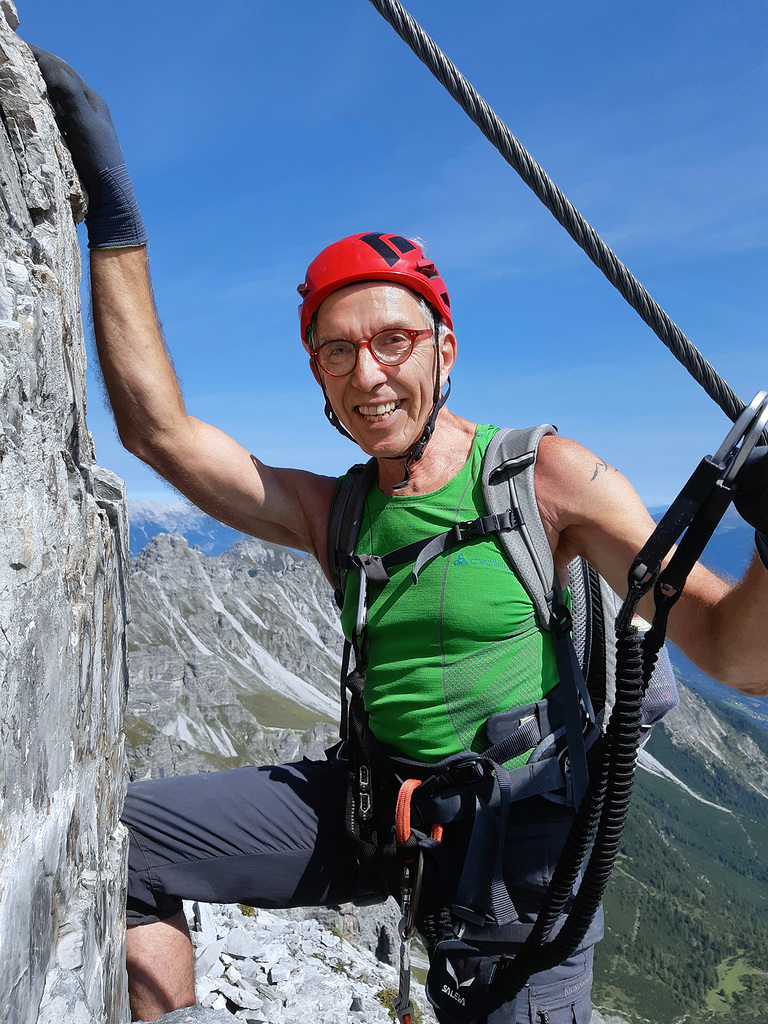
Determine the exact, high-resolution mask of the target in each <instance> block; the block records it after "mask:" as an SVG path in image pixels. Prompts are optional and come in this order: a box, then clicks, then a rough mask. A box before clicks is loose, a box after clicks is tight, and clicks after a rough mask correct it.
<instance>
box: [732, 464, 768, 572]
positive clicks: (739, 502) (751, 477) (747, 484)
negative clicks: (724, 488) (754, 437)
mask: <svg viewBox="0 0 768 1024" xmlns="http://www.w3.org/2000/svg"><path fill="white" fill-rule="evenodd" d="M733 504H734V505H735V506H736V509H737V511H738V513H739V515H740V516H741V518H742V519H743V520H744V521H745V522H746V523H749V525H750V526H754V528H755V544H756V546H757V553H758V555H759V556H760V561H761V562H762V563H763V565H764V566H765V567H766V569H768V446H767V445H758V446H757V447H756V448H754V449H753V450H752V451H751V452H750V453H749V455H748V456H747V457H746V459H745V460H744V465H743V466H742V467H741V469H740V470H739V473H738V476H737V477H736V485H735V487H734V489H733Z"/></svg>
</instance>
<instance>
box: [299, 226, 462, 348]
mask: <svg viewBox="0 0 768 1024" xmlns="http://www.w3.org/2000/svg"><path fill="white" fill-rule="evenodd" d="M355 281H394V282H395V283H396V284H404V285H406V286H407V287H408V288H412V289H413V291H415V292H418V293H419V295H423V296H424V298H425V299H426V300H427V302H428V303H429V304H430V305H431V306H434V307H435V308H436V309H437V311H438V313H439V314H440V319H441V320H442V321H443V323H445V324H446V325H447V326H448V327H449V328H453V318H452V317H451V301H450V299H449V298H448V291H447V289H446V287H445V282H444V281H443V279H442V277H440V274H439V273H438V270H437V267H436V266H435V264H434V263H433V262H432V260H430V259H428V258H427V257H426V256H425V255H424V253H423V252H422V250H421V247H420V246H419V245H417V243H416V242H412V241H411V240H410V239H409V238H404V237H403V236H402V235H384V234H381V233H380V232H375V231H374V232H368V233H367V234H360V235H349V236H348V237H347V238H342V239H341V241H340V242H334V243H333V245H329V246H328V247H327V248H326V249H323V251H322V252H321V253H320V255H319V256H316V257H315V259H314V260H312V262H311V263H310V265H309V267H308V269H307V274H306V277H305V278H304V281H303V283H302V284H300V285H299V287H298V288H297V289H296V290H297V291H298V293H299V295H300V296H301V298H302V300H303V301H302V303H301V305H300V306H299V316H300V317H301V340H302V342H303V343H304V347H305V348H307V347H308V346H307V328H308V327H309V323H310V321H311V319H312V316H313V314H314V312H315V310H317V309H318V307H319V306H320V303H321V302H322V301H323V299H327V298H328V296H329V295H330V294H331V292H335V291H336V290H337V289H338V288H343V287H344V286H345V285H347V284H354V282H355Z"/></svg>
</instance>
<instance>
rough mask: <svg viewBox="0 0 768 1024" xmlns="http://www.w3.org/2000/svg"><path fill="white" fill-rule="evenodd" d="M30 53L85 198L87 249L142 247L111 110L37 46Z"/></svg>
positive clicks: (139, 224)
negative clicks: (35, 62) (43, 82)
mask: <svg viewBox="0 0 768 1024" xmlns="http://www.w3.org/2000/svg"><path fill="white" fill-rule="evenodd" d="M30 49H31V50H32V53H33V54H34V56H35V60H36V61H37V63H38V65H39V66H40V72H41V74H42V76H43V78H44V79H45V84H46V85H47V86H48V94H49V96H50V98H51V103H52V105H53V109H54V111H55V112H56V119H57V121H58V123H59V127H60V128H61V131H62V134H63V136H64V138H65V139H66V142H67V145H68V146H69V150H70V152H71V154H72V160H73V162H74V164H75V168H76V170H77V173H78V174H79V175H80V178H81V179H82V182H83V185H84V186H85V188H86V190H87V192H88V213H87V215H86V218H85V223H86V226H87V228H88V248H89V249H110V248H122V247H124V246H129V245H143V244H144V243H145V242H146V241H147V233H146V231H145V230H144V223H143V221H142V219H141V211H140V210H139V204H138V202H137V201H136V196H135V195H134V192H133V185H132V184H131V178H130V175H129V174H128V168H127V167H126V166H125V160H124V158H123V151H122V149H121V148H120V143H119V142H118V139H117V133H116V132H115V126H114V125H113V124H112V117H111V116H110V113H109V107H108V106H107V104H106V103H105V102H104V100H103V99H102V98H101V96H99V95H97V93H95V92H94V91H93V89H90V88H89V87H88V85H86V83H85V82H84V81H83V80H82V78H81V77H80V75H78V74H77V72H76V71H73V70H72V68H71V67H70V66H69V64H65V63H64V61H63V60H60V59H59V58H58V57H54V56H53V54H51V53H46V52H45V50H39V49H38V48H37V47H36V46H31V47H30Z"/></svg>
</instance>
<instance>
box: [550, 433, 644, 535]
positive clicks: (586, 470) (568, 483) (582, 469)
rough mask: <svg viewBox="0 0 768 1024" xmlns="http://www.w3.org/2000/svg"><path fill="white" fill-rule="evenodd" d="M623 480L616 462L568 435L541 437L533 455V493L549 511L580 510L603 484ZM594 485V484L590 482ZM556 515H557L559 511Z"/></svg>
mask: <svg viewBox="0 0 768 1024" xmlns="http://www.w3.org/2000/svg"><path fill="white" fill-rule="evenodd" d="M611 477H616V480H615V482H616V483H618V482H619V480H622V481H623V480H624V478H623V477H622V476H621V474H620V473H619V472H618V470H617V469H616V467H615V466H612V465H611V464H610V463H609V462H606V461H605V459H602V458H601V457H600V456H599V455H595V453H594V452H591V451H590V450H589V449H588V448H585V447H584V445H582V444H579V442H578V441H574V440H573V439H572V438H570V437H561V436H560V435H559V434H547V435H546V436H544V437H542V439H541V442H540V444H539V451H538V455H537V459H536V472H535V481H536V496H537V499H538V501H539V504H540V505H541V504H542V502H543V503H544V504H545V506H546V507H547V509H548V511H549V512H550V514H555V513H567V512H571V513H573V512H579V511H582V510H583V506H584V502H585V501H587V502H588V503H591V501H592V500H593V499H594V498H595V497H596V493H597V492H598V491H599V492H602V491H603V490H604V489H605V485H608V489H610V484H611V482H612V481H611V480H610V478H611ZM595 484H596V485H597V486H596V487H594V486H592V485H595ZM557 518H560V516H559V515H558V516H557Z"/></svg>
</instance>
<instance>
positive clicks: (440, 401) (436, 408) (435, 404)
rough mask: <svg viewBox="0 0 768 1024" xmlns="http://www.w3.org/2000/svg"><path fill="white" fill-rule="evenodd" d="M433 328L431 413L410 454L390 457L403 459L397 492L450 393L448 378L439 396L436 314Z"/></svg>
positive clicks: (416, 458)
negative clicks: (433, 368) (401, 477)
mask: <svg viewBox="0 0 768 1024" xmlns="http://www.w3.org/2000/svg"><path fill="white" fill-rule="evenodd" d="M433 316H434V321H435V327H434V332H435V333H434V339H435V387H434V391H433V393H432V412H431V413H430V414H429V419H428V420H427V422H426V423H425V424H424V429H423V430H422V432H421V437H420V438H419V440H418V441H417V442H416V444H415V445H414V446H413V448H412V449H411V451H410V452H407V453H406V454H405V455H390V456H388V458H390V459H394V460H397V459H403V458H404V459H405V462H404V463H403V470H404V476H403V479H402V480H401V481H400V483H399V484H395V485H394V487H393V488H392V490H393V491H399V490H401V489H402V488H403V487H406V486H407V484H408V483H409V481H410V479H411V466H412V465H413V464H414V462H418V461H419V459H420V458H421V457H422V455H423V454H424V449H425V448H426V447H427V444H428V443H429V439H430V438H431V437H432V435H433V434H434V432H435V423H436V422H437V414H438V413H439V412H440V410H441V409H442V408H443V406H444V405H445V403H446V402H447V401H448V395H450V393H451V378H450V377H448V379H447V380H446V382H445V383H446V392H445V394H444V395H443V394H441V393H440V391H441V388H440V317H439V316H438V315H437V313H434V314H433Z"/></svg>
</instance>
